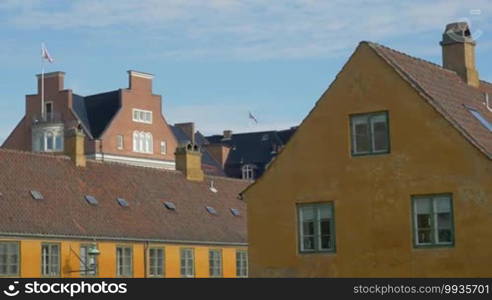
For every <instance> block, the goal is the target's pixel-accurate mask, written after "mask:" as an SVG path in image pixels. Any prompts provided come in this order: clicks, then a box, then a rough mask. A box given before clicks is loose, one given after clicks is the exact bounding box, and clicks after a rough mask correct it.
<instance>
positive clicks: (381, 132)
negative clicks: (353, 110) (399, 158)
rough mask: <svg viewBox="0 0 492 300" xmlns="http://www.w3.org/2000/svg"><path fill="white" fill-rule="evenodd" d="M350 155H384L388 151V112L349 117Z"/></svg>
mask: <svg viewBox="0 0 492 300" xmlns="http://www.w3.org/2000/svg"><path fill="white" fill-rule="evenodd" d="M350 133H351V140H352V155H354V156H357V155H368V154H384V153H389V151H390V137H389V122H388V112H386V111H383V112H374V113H367V114H357V115H351V116H350Z"/></svg>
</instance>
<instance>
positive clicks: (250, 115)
mask: <svg viewBox="0 0 492 300" xmlns="http://www.w3.org/2000/svg"><path fill="white" fill-rule="evenodd" d="M249 118H250V119H251V120H253V121H255V123H256V124H258V120H257V119H256V118H255V116H253V114H252V113H251V112H249Z"/></svg>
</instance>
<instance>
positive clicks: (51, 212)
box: [0, 149, 248, 244]
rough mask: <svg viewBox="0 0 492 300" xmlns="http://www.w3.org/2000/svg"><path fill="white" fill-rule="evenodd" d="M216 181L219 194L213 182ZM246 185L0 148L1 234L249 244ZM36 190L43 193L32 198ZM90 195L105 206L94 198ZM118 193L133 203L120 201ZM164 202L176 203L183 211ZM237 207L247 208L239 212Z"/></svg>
mask: <svg viewBox="0 0 492 300" xmlns="http://www.w3.org/2000/svg"><path fill="white" fill-rule="evenodd" d="M212 180H213V181H214V183H213V184H214V187H215V188H216V189H217V190H218V192H217V193H214V192H212V191H211V190H210V189H209V187H210V182H211V181H212ZM247 185H248V182H245V181H242V180H237V179H230V178H223V177H211V176H208V177H206V178H205V180H204V181H203V182H191V181H187V180H186V179H185V178H184V176H183V175H182V174H181V173H180V172H177V171H167V170H160V169H153V168H143V167H133V166H127V165H122V164H111V163H100V162H95V161H88V162H87V167H85V168H77V167H75V166H74V164H73V162H72V161H71V160H70V159H68V158H67V157H64V156H52V155H46V154H45V155H42V154H34V153H29V152H20V151H12V150H4V149H0V193H1V194H0V195H1V196H0V220H1V221H0V235H1V234H2V233H3V234H5V233H10V234H12V233H18V234H46V235H67V236H74V237H80V236H90V237H94V238H98V237H99V238H101V237H108V238H116V239H138V240H140V239H151V240H168V241H189V242H202V243H209V242H211V243H219V244H220V243H226V244H229V243H234V244H235V243H246V205H245V203H244V202H243V201H242V200H239V199H238V194H239V192H240V191H241V190H243V189H244V188H245V187H246V186H247ZM31 190H36V191H39V192H40V193H41V194H42V195H43V197H44V199H43V200H35V199H33V197H32V196H31V194H30V191H31ZM85 195H91V196H94V197H95V198H96V199H97V201H98V205H96V206H94V205H90V204H89V203H87V201H86V200H85V199H84V196H85ZM117 197H121V198H123V199H125V200H126V201H127V202H128V203H129V207H122V206H120V205H119V204H118V201H117ZM164 201H171V202H173V203H174V204H175V205H176V211H172V210H168V209H167V208H165V206H164ZM206 206H211V207H213V208H215V209H216V210H217V212H218V214H217V215H211V214H210V213H208V212H207V210H206V209H205V207H206ZM231 208H235V209H238V210H239V211H240V213H241V215H240V216H233V215H232V213H231V211H230V209H231Z"/></svg>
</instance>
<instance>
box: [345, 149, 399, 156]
mask: <svg viewBox="0 0 492 300" xmlns="http://www.w3.org/2000/svg"><path fill="white" fill-rule="evenodd" d="M385 154H390V151H389V150H388V151H385V152H369V153H351V155H352V157H360V156H379V155H385Z"/></svg>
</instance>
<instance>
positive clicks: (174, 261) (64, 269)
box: [0, 238, 246, 278]
mask: <svg viewBox="0 0 492 300" xmlns="http://www.w3.org/2000/svg"><path fill="white" fill-rule="evenodd" d="M7 240H8V241H19V242H20V274H19V276H20V277H34V278H36V277H41V244H42V243H59V244H60V245H61V256H60V257H61V260H60V269H61V277H80V273H79V272H76V271H77V270H80V261H79V259H78V257H77V256H78V255H80V254H79V252H80V246H81V244H91V243H93V242H92V241H77V240H36V239H25V238H23V239H16V238H1V239H0V241H7ZM96 244H97V247H98V249H99V251H100V252H101V254H100V255H99V256H98V258H97V260H98V274H97V277H102V278H111V277H116V247H118V246H129V247H132V248H133V277H145V265H144V253H145V249H146V245H145V244H144V243H131V242H122V243H119V242H100V241H98V242H96ZM148 246H149V247H160V248H163V249H164V270H165V271H164V272H165V273H164V276H165V277H181V274H180V249H181V248H193V249H194V252H195V277H202V278H206V277H209V257H208V256H209V253H208V251H209V249H221V250H222V268H223V277H229V278H232V277H236V250H245V249H246V248H245V247H232V246H231V247H228V246H225V247H217V246H203V245H200V246H197V245H189V244H188V245H187V244H179V245H178V244H157V243H150V244H149V245H148ZM147 258H148V256H147Z"/></svg>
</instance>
